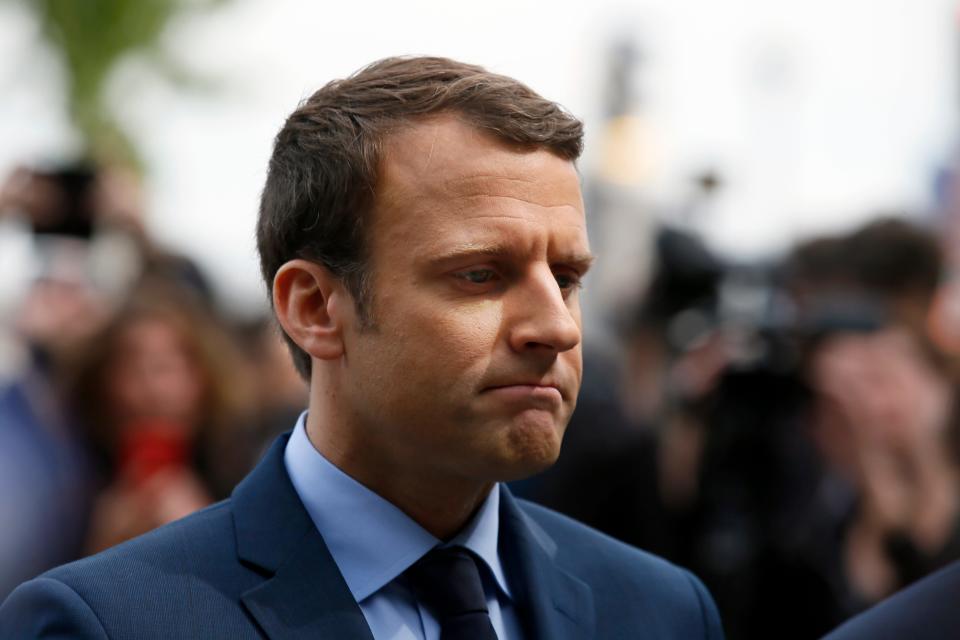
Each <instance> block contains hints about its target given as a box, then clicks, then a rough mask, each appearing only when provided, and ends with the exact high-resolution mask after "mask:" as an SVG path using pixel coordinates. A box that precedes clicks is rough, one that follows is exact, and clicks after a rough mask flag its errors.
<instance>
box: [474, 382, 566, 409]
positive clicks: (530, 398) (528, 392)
mask: <svg viewBox="0 0 960 640" xmlns="http://www.w3.org/2000/svg"><path fill="white" fill-rule="evenodd" d="M483 393H484V394H486V395H492V396H496V397H498V398H500V399H503V400H505V401H511V402H523V403H533V404H546V405H549V406H551V407H554V406H556V405H559V404H561V403H562V402H563V400H564V394H563V392H561V391H560V388H559V387H557V386H556V385H552V384H541V383H526V382H518V383H513V384H503V385H496V386H492V387H487V388H486V389H484V390H483Z"/></svg>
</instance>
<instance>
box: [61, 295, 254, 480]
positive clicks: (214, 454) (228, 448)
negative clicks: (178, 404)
mask: <svg viewBox="0 0 960 640" xmlns="http://www.w3.org/2000/svg"><path fill="white" fill-rule="evenodd" d="M176 285H177V283H172V284H171V283H168V282H163V281H144V282H142V283H141V284H140V285H139V286H138V288H137V291H136V293H134V294H133V296H132V297H131V298H130V299H129V300H127V302H126V303H125V304H124V305H123V306H122V307H121V308H120V309H119V310H118V311H117V312H116V313H115V314H114V316H113V317H112V319H111V320H110V322H108V323H107V325H106V326H105V327H104V328H103V329H102V330H101V331H100V332H99V333H98V334H97V335H96V336H94V337H93V338H92V339H91V340H90V341H89V342H88V343H87V344H85V345H84V346H83V347H81V348H80V349H78V350H77V351H76V352H75V353H73V354H72V355H71V356H70V357H68V358H67V361H66V363H65V367H64V374H63V378H64V379H63V382H62V384H63V386H64V388H65V393H66V397H67V399H68V400H67V401H68V405H69V407H70V409H71V410H72V412H73V415H75V416H76V418H77V420H78V421H79V425H80V427H81V428H82V429H83V432H84V435H85V436H86V437H87V438H88V440H89V442H90V446H91V450H92V453H93V454H94V456H95V461H96V463H97V466H98V467H99V470H100V474H101V475H102V477H103V480H110V479H111V478H112V477H113V476H114V474H115V473H116V472H117V465H118V462H119V460H118V455H119V453H120V451H119V449H118V447H119V445H120V444H121V436H122V433H121V431H122V430H123V428H124V425H123V424H121V423H120V422H119V420H118V418H117V415H116V414H115V404H116V403H115V399H114V398H113V397H112V396H111V385H110V384H109V383H108V378H109V375H110V372H111V368H112V367H113V366H114V365H115V364H116V362H117V358H119V357H122V353H121V352H120V349H121V345H120V339H121V338H122V337H123V336H124V334H125V332H126V331H127V330H128V329H129V328H130V327H131V326H134V325H136V324H137V323H139V322H142V321H154V320H158V321H160V322H162V323H163V324H165V325H166V326H168V327H170V328H172V329H173V330H175V331H176V333H177V335H178V337H179V338H180V339H181V340H182V342H183V347H184V349H186V351H187V353H188V354H189V356H190V357H191V359H192V360H193V361H194V362H195V363H196V365H197V366H198V369H199V373H200V376H201V379H202V384H203V392H202V395H201V397H200V399H199V403H200V404H199V413H198V415H197V416H196V431H195V432H194V434H193V438H192V442H191V443H190V444H191V452H192V460H191V463H192V465H193V466H194V467H195V468H196V470H197V471H198V472H199V473H200V475H201V476H202V477H203V479H204V480H205V481H206V482H207V484H208V487H209V488H210V489H211V490H212V492H213V493H214V495H215V496H217V497H225V495H226V494H227V493H229V491H230V490H231V489H232V488H233V485H234V484H235V483H236V482H237V481H238V480H239V479H240V478H241V477H242V476H243V474H244V473H245V472H246V471H247V467H248V466H249V462H250V461H249V460H248V459H247V455H246V454H247V452H246V451H245V448H244V439H243V438H242V437H240V433H239V429H240V426H241V425H240V423H241V421H242V419H243V418H244V416H246V415H247V413H248V412H249V407H248V406H247V404H248V401H247V396H248V395H249V393H248V391H247V389H246V386H247V381H246V380H245V379H244V378H243V376H242V374H241V373H239V372H241V371H242V368H241V367H240V362H241V360H240V354H239V351H238V349H237V348H236V346H235V345H234V344H233V342H232V341H231V339H230V336H229V334H228V332H227V331H226V329H225V328H224V327H223V326H221V324H220V323H219V321H218V320H217V318H216V317H214V316H213V315H211V314H210V313H209V312H208V311H207V309H206V308H205V307H204V306H203V305H202V304H200V303H199V302H198V301H197V300H196V299H195V298H194V297H193V296H191V295H189V292H185V291H183V290H182V289H181V288H180V287H178V286H176Z"/></svg>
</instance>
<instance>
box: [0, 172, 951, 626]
mask: <svg viewBox="0 0 960 640" xmlns="http://www.w3.org/2000/svg"><path fill="white" fill-rule="evenodd" d="M945 236H946V234H937V233H935V232H934V231H932V230H930V229H926V228H922V227H920V226H917V225H915V224H912V223H909V222H907V221H905V220H904V219H902V218H896V217H886V218H878V219H876V220H875V221H872V222H870V223H869V224H867V225H865V226H863V227H862V228H859V229H856V230H854V231H852V232H850V233H846V234H842V235H835V236H825V237H821V238H816V239H813V240H809V241H806V242H804V243H802V244H800V245H798V246H796V247H794V248H793V250H792V251H790V252H789V254H788V255H786V256H783V257H782V258H780V259H778V260H774V261H771V262H769V263H766V264H761V265H757V264H751V265H743V264H735V263H730V262H725V261H723V260H721V259H720V258H719V257H717V256H716V255H714V254H713V253H712V252H711V251H710V250H709V249H708V248H707V247H706V246H705V244H704V243H703V242H702V241H701V240H700V239H699V238H698V237H697V236H696V234H695V233H692V232H690V231H689V230H679V229H676V228H670V227H662V228H661V229H660V230H659V231H658V232H657V238H656V242H655V243H654V247H655V265H656V266H655V269H654V273H653V277H652V279H651V281H650V282H649V283H648V285H647V286H646V287H644V288H643V290H642V291H638V292H637V302H636V304H635V305H633V306H632V307H631V310H630V312H629V313H627V314H624V315H623V317H621V318H620V319H619V322H618V328H617V333H618V342H617V344H618V345H619V346H618V348H617V349H616V353H612V354H611V353H605V352H604V353H601V352H598V351H596V350H593V349H591V348H590V345H589V344H588V345H587V349H586V352H585V374H584V386H583V390H582V392H581V397H580V401H579V405H578V408H577V411H576V413H575V414H574V418H573V422H572V424H571V426H570V428H569V430H568V434H567V438H566V440H565V443H564V447H563V453H562V455H561V458H560V461H559V462H558V464H557V465H556V466H555V467H554V468H553V469H551V470H549V471H548V472H546V473H544V474H542V475H540V476H538V477H535V478H532V479H529V480H525V481H521V482H517V483H515V485H514V489H515V491H516V492H517V493H519V494H520V495H522V496H524V497H527V498H530V499H533V500H536V501H539V502H542V503H544V504H546V505H548V506H551V507H553V508H556V509H558V510H560V511H563V512H566V513H568V514H570V515H572V516H574V517H575V518H577V519H580V520H582V521H584V522H586V523H587V524H590V525H592V526H594V527H596V528H598V529H600V530H602V531H605V532H606V533H608V534H610V535H611V536H614V537H616V538H619V539H621V540H624V541H626V542H628V543H631V544H634V545H637V546H639V547H642V548H645V549H648V550H650V551H653V552H655V553H658V554H660V555H663V556H665V557H666V558H668V559H670V560H673V561H675V562H677V563H679V564H681V565H683V566H686V567H688V568H690V569H692V570H693V571H694V572H695V573H697V574H698V575H699V576H701V577H702V578H703V579H704V580H705V582H706V583H707V585H708V586H709V587H710V589H711V591H712V593H713V594H714V596H715V598H716V600H717V602H718V605H719V606H720V609H721V614H722V617H723V619H724V623H725V625H726V627H727V632H728V636H729V637H730V638H732V639H734V640H737V639H748V640H749V639H753V638H771V637H777V638H784V639H790V638H815V637H818V636H819V635H820V634H821V633H823V632H825V631H827V630H829V629H831V628H832V627H834V626H835V625H837V624H838V623H840V622H841V621H843V620H844V619H846V618H847V617H849V616H850V615H852V614H854V613H856V612H858V611H860V610H862V609H864V608H866V607H867V606H869V605H870V604H872V603H874V602H877V601H878V600H880V599H882V598H884V597H885V596H887V595H889V594H891V593H893V592H894V591H896V590H897V589H900V588H902V587H903V586H905V585H906V584H908V583H910V582H912V581H914V580H916V579H917V578H919V577H921V576H923V575H925V574H927V573H929V572H930V571H932V570H934V569H936V568H938V567H940V566H942V565H943V564H945V563H947V562H950V561H951V560H953V559H956V558H958V557H960V411H958V406H957V402H956V398H957V390H958V389H960V386H958V385H960V358H958V349H957V344H958V342H957V340H955V339H954V338H953V335H954V334H953V333H951V331H950V330H949V327H950V326H951V325H950V323H949V322H948V321H946V320H945V319H944V318H945V315H944V314H945V312H946V311H949V310H950V309H951V306H950V301H951V300H952V298H951V289H950V287H949V286H948V285H949V284H950V282H949V278H948V277H947V276H946V274H947V273H948V271H949V269H948V267H949V265H950V264H951V256H950V255H949V254H948V252H947V251H946V250H945V246H944V237H945ZM0 264H3V265H4V266H5V275H4V280H3V283H2V286H0V522H3V523H5V524H4V526H3V527H0V568H2V571H0V599H2V597H3V596H5V595H6V593H8V592H9V591H10V590H11V589H12V588H13V586H15V585H16V584H18V583H19V582H21V581H22V580H24V579H26V578H29V577H31V576H33V575H35V574H37V573H39V572H41V571H43V570H44V569H46V568H49V567H51V566H53V565H55V564H59V563H62V562H64V561H68V560H72V559H75V558H79V557H82V556H84V555H86V554H89V553H93V552H96V551H98V550H101V549H104V548H106V547H109V546H111V545H114V544H116V543H118V542H121V541H123V540H125V539H128V538H130V537H132V536H135V535H138V534H140V533H143V532H146V531H148V530H150V529H152V528H154V527H157V526H159V525H161V524H164V523H166V522H169V521H171V520H174V519H176V518H179V517H181V516H183V515H186V514H187V513H190V512H192V511H194V510H196V509H199V508H202V507H203V506H205V505H208V504H210V503H212V502H214V501H216V500H218V499H221V498H223V497H226V496H227V495H229V493H230V491H231V489H232V488H233V486H234V485H235V484H236V482H237V481H238V480H239V479H240V478H241V477H242V476H243V475H244V474H245V473H246V472H247V471H248V470H249V469H250V468H251V466H252V465H253V463H254V462H255V461H256V459H257V458H258V456H259V455H260V454H261V453H262V451H263V450H264V448H265V447H266V446H267V444H268V443H269V442H270V441H271V440H272V439H273V438H274V437H275V435H276V434H278V433H280V432H282V431H285V430H287V429H289V428H291V427H292V425H293V424H294V421H295V419H296V416H297V414H298V413H299V412H300V411H301V410H302V409H303V407H305V405H306V387H305V385H304V383H303V382H302V381H301V380H300V379H299V378H298V377H297V374H296V373H295V371H294V369H293V367H292V365H291V363H290V361H289V358H288V356H287V354H286V351H285V348H284V346H283V344H282V342H281V340H280V339H279V336H278V334H277V332H276V328H275V327H274V326H273V324H272V323H271V322H270V321H269V320H268V319H267V318H266V317H262V318H252V319H251V318H244V319H238V318H235V317H232V316H230V315H229V314H226V313H224V312H223V311H222V308H221V305H220V304H218V301H217V298H216V295H215V293H214V290H213V287H212V286H211V284H210V283H209V282H208V280H207V278H206V276H205V275H204V274H203V272H202V270H201V269H200V268H199V267H198V266H197V264H195V263H194V262H193V261H191V260H190V259H188V258H187V257H185V256H182V255H177V254H176V253H174V252H171V251H169V250H166V249H164V248H163V247H161V246H159V245H158V243H157V242H156V241H155V240H154V239H153V238H151V237H150V234H149V233H148V231H147V227H146V226H145V224H144V205H143V197H142V192H141V185H140V183H139V181H138V179H137V177H136V176H135V175H133V174H131V173H129V172H126V171H123V170H120V169H116V168H110V167H106V168H104V167H99V168H95V167H91V166H85V165H78V166H70V167H58V168H53V169H45V170H38V169H26V168H24V169H19V170H17V171H15V172H14V173H13V174H12V175H11V176H9V177H8V179H7V180H6V181H5V182H4V183H3V185H2V188H0ZM598 497H599V498H598ZM785 619H786V620H791V621H792V622H791V624H790V625H788V626H784V625H783V620H785Z"/></svg>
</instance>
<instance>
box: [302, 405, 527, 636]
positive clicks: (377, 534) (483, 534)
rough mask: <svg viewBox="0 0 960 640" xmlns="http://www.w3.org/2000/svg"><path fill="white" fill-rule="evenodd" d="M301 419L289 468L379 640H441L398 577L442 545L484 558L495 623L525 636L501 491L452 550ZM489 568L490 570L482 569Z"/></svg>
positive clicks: (496, 489)
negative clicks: (504, 554)
mask: <svg viewBox="0 0 960 640" xmlns="http://www.w3.org/2000/svg"><path fill="white" fill-rule="evenodd" d="M306 415H307V414H306V413H304V414H303V415H301V416H300V419H299V420H298V421H297V426H296V428H294V430H293V434H292V435H291V436H290V441H289V442H288V443H287V448H286V451H285V452H284V464H285V465H286V468H287V473H288V474H289V475H290V480H291V481H292V482H293V487H294V489H295V490H296V492H297V495H299V496H300V500H301V501H302V502H303V504H304V506H306V508H307V513H309V514H310V517H311V518H312V519H313V522H314V524H315V525H316V526H317V530H318V531H319V532H320V535H321V536H323V540H324V542H326V544H327V547H328V548H329V549H330V554H331V555H332V556H333V559H334V561H335V562H336V563H337V567H339V569H340V573H342V574H343V578H344V580H345V581H346V583H347V587H348V588H349V589H350V592H351V593H352V594H353V597H354V599H355V600H356V601H357V604H359V605H360V610H361V611H362V612H363V616H364V618H366V621H367V625H368V626H369V627H370V631H371V632H372V633H373V637H374V638H375V639H376V640H438V639H439V637H440V627H439V624H438V623H437V620H436V619H435V618H434V617H433V616H432V615H430V613H429V612H428V611H427V610H425V609H424V608H423V607H422V606H420V605H419V604H418V603H417V601H416V599H415V598H414V597H413V594H412V593H411V592H410V590H409V589H408V588H407V587H406V585H405V584H404V583H403V581H401V580H397V578H398V577H399V576H400V575H401V574H402V573H403V572H404V571H406V570H407V568H409V567H410V566H411V565H412V564H413V563H415V562H416V561H417V560H419V559H420V558H421V557H423V556H424V555H425V554H426V553H427V552H428V551H430V550H431V549H433V548H434V547H436V546H448V545H460V546H464V547H466V548H467V549H470V550H471V551H473V552H474V553H475V554H476V555H477V556H478V557H480V558H481V559H482V560H483V563H484V564H485V565H486V569H488V571H484V570H481V572H480V573H481V576H482V578H483V582H484V591H485V592H486V597H487V608H488V609H489V611H490V620H491V622H492V623H493V628H494V630H496V632H497V637H499V638H501V640H520V639H521V638H523V634H522V633H521V630H520V623H519V619H518V618H517V613H516V610H515V608H514V606H513V602H512V599H511V594H510V587H509V585H508V584H507V580H506V577H505V576H504V573H503V566H502V565H501V563H500V557H499V554H498V553H497V539H498V533H499V528H500V516H499V513H500V491H499V487H494V489H493V490H492V491H491V492H490V495H488V496H487V499H486V500H485V501H484V503H483V505H482V506H481V507H480V509H479V511H478V512H477V514H476V515H475V516H474V518H473V520H471V521H470V522H469V523H468V524H467V526H466V527H464V529H463V530H462V531H461V532H460V533H459V534H458V535H457V536H456V537H455V538H454V539H453V540H451V541H450V542H448V543H446V545H445V544H444V543H443V541H441V540H440V539H438V538H436V537H435V536H433V535H432V534H431V533H429V532H428V531H426V530H425V529H424V528H423V527H421V526H420V525H418V524H417V523H416V522H414V521H413V520H412V519H411V518H410V517H409V516H407V515H406V514H405V513H403V512H402V511H401V510H400V509H398V508H397V507H396V506H394V505H393V504H392V503H390V502H388V501H387V500H385V499H384V498H382V497H380V496H379V495H377V494H376V493H374V492H373V491H371V490H370V489H368V488H366V487H365V486H363V485H362V484H360V483H359V482H357V481H356V480H354V479H353V478H351V477H350V476H348V475H347V474H346V473H344V472H343V471H341V470H340V469H338V468H337V467H336V466H334V465H333V464H332V463H331V462H330V461H328V460H327V459H326V458H324V457H323V456H322V455H321V454H320V452H318V451H317V450H316V449H315V448H314V446H313V444H312V443H311V442H310V439H309V438H308V437H307V432H306ZM481 569H482V568H481Z"/></svg>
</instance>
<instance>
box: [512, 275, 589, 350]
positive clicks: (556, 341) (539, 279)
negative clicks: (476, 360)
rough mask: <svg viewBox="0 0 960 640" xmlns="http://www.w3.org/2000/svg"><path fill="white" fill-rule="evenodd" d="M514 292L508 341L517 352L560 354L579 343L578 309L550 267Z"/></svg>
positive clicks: (530, 278)
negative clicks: (567, 296) (565, 295)
mask: <svg viewBox="0 0 960 640" xmlns="http://www.w3.org/2000/svg"><path fill="white" fill-rule="evenodd" d="M513 293H514V295H513V296H512V300H511V303H512V304H511V306H512V309H511V311H510V318H511V320H512V322H511V326H510V328H509V342H510V347H511V348H512V349H513V350H514V351H516V352H524V351H531V350H533V351H543V352H554V353H560V352H562V351H569V350H570V349H573V348H574V347H576V346H577V345H578V344H580V322H579V320H578V318H579V313H578V308H577V307H575V306H570V303H569V302H568V299H566V298H564V294H563V291H562V290H561V289H560V287H559V285H558V284H557V280H556V278H555V277H554V275H553V273H552V272H551V271H550V270H549V269H545V273H537V274H532V275H530V276H529V277H528V278H527V282H526V283H525V286H522V287H518V288H517V289H516V290H515V291H514V292H513ZM573 293H575V292H573ZM571 295H572V294H571ZM573 304H574V305H575V304H576V302H573Z"/></svg>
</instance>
